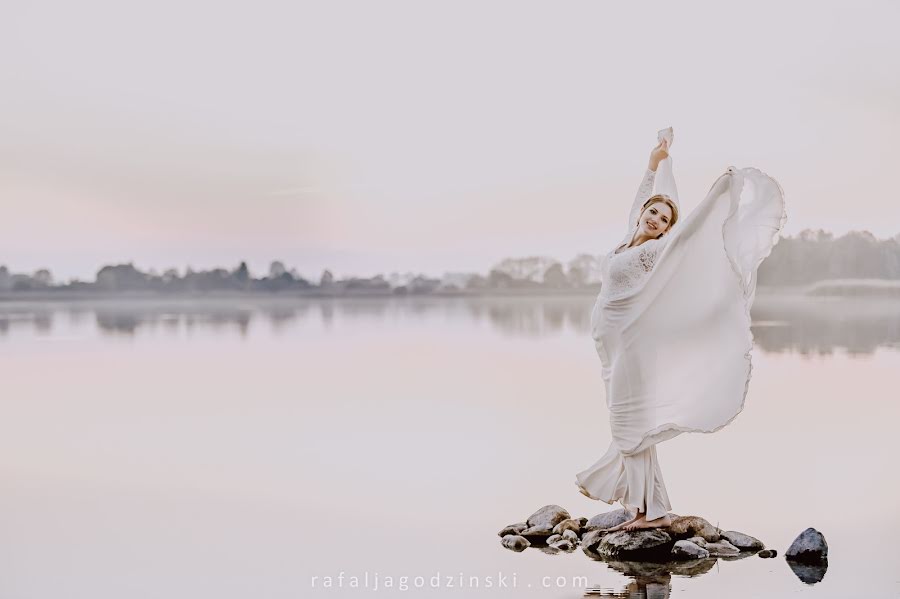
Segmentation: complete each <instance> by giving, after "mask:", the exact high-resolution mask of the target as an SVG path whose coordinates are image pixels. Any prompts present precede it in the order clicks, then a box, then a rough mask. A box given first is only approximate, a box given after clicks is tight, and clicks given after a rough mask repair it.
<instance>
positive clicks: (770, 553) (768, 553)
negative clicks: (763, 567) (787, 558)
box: [756, 549, 778, 558]
mask: <svg viewBox="0 0 900 599" xmlns="http://www.w3.org/2000/svg"><path fill="white" fill-rule="evenodd" d="M756 555H758V556H759V557H764V558H766V557H776V556H777V555H778V552H777V551H775V550H774V549H763V550H762V551H760V552H759V553H757V554H756Z"/></svg>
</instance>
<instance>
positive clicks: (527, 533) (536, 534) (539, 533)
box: [519, 525, 553, 539]
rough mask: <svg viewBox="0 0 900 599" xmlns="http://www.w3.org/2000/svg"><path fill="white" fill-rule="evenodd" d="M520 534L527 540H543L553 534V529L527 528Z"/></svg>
mask: <svg viewBox="0 0 900 599" xmlns="http://www.w3.org/2000/svg"><path fill="white" fill-rule="evenodd" d="M519 534H520V535H522V536H523V537H526V538H527V537H530V538H532V539H542V538H546V537H549V536H550V535H552V534H553V527H552V526H545V525H538V526H531V527H529V528H526V529H525V530H523V531H522V532H520V533H519Z"/></svg>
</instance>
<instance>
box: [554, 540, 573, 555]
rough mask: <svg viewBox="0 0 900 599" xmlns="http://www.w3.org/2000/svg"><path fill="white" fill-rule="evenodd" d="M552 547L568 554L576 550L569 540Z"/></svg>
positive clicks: (556, 543) (561, 541)
mask: <svg viewBox="0 0 900 599" xmlns="http://www.w3.org/2000/svg"><path fill="white" fill-rule="evenodd" d="M551 547H553V548H555V549H559V550H560V551H566V552H568V551H574V550H575V545H574V544H573V543H572V541H570V540H569V539H562V540H560V541H557V542H555V543H553V544H552V545H551Z"/></svg>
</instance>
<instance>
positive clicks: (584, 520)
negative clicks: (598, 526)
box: [578, 516, 588, 528]
mask: <svg viewBox="0 0 900 599" xmlns="http://www.w3.org/2000/svg"><path fill="white" fill-rule="evenodd" d="M587 523H588V519H587V518H585V517H584V516H582V517H581V518H578V526H579V528H584V527H585V526H587Z"/></svg>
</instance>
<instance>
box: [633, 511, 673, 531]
mask: <svg viewBox="0 0 900 599" xmlns="http://www.w3.org/2000/svg"><path fill="white" fill-rule="evenodd" d="M671 524H672V519H671V518H670V517H669V514H666V515H665V516H663V517H662V518H656V519H655V520H647V519H646V518H644V517H641V519H639V520H637V521H635V522H630V523H628V524H626V525H625V527H624V528H625V530H641V529H644V528H664V527H666V526H670V525H671Z"/></svg>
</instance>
